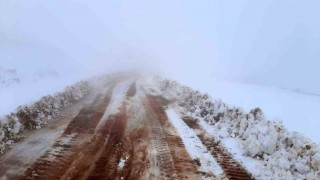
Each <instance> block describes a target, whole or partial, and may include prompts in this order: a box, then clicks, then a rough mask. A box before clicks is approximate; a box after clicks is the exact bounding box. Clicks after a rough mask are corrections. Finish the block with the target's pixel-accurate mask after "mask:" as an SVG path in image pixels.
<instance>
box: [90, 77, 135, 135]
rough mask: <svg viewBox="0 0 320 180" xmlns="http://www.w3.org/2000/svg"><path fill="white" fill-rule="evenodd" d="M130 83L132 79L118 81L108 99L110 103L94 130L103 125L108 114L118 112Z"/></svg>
mask: <svg viewBox="0 0 320 180" xmlns="http://www.w3.org/2000/svg"><path fill="white" fill-rule="evenodd" d="M131 83H132V80H126V81H124V82H120V83H118V84H117V85H116V86H115V88H114V90H113V92H112V97H111V99H110V103H109V105H108V106H107V108H106V110H105V113H104V114H103V117H102V119H101V121H100V122H99V123H98V125H97V128H96V130H99V129H100V128H101V126H103V125H104V123H105V122H106V121H107V120H108V118H109V116H110V115H112V114H116V113H118V112H119V108H120V107H121V106H122V104H123V102H124V100H125V97H126V94H127V91H128V89H129V87H130V85H131Z"/></svg>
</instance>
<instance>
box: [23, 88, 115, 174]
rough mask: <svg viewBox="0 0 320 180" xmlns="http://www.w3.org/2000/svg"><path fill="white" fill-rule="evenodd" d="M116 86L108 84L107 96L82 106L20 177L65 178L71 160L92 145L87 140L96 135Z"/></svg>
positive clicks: (100, 96) (99, 97)
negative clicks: (62, 130) (55, 139)
mask: <svg viewBox="0 0 320 180" xmlns="http://www.w3.org/2000/svg"><path fill="white" fill-rule="evenodd" d="M114 86H115V84H114V85H112V86H111V87H110V88H109V90H108V91H107V93H106V95H105V96H104V97H103V95H101V94H99V95H97V97H96V98H95V100H94V101H93V102H92V103H91V104H90V105H89V106H87V107H84V108H82V109H81V110H80V112H79V114H78V115H77V116H76V117H75V118H74V119H73V120H72V121H71V122H70V123H69V125H68V127H67V128H66V130H65V132H64V134H63V135H62V136H61V137H60V138H59V140H58V141H57V142H56V143H55V144H54V145H53V147H52V148H51V149H49V150H48V151H47V152H46V153H45V154H44V155H43V156H41V157H40V158H39V159H38V160H37V161H36V162H35V163H34V164H33V165H32V166H31V167H29V168H28V169H27V171H26V172H25V175H24V176H22V177H20V178H19V179H49V180H50V179H62V178H63V176H64V174H65V173H67V171H68V169H69V168H70V166H71V164H72V163H73V162H74V161H75V160H76V159H77V158H78V156H79V155H81V153H83V152H81V151H83V150H85V149H86V147H90V146H89V145H90V141H89V142H86V140H88V138H89V139H90V136H92V135H93V133H94V129H95V127H96V125H97V123H98V122H99V121H100V119H101V118H102V116H103V113H104V111H105V109H106V107H107V106H108V104H109V102H110V98H111V94H112V91H113V88H114Z"/></svg>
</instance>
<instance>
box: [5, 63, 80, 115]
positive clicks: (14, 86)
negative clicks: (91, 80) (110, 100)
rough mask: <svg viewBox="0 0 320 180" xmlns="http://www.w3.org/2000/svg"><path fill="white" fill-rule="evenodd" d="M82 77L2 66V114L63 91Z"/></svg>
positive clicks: (51, 71) (50, 71)
mask: <svg viewBox="0 0 320 180" xmlns="http://www.w3.org/2000/svg"><path fill="white" fill-rule="evenodd" d="M79 80H80V79H78V78H75V77H62V76H58V75H57V74H56V73H55V72H54V71H53V70H48V72H18V71H17V70H15V69H5V68H0V116H4V115H7V114H9V113H11V112H13V111H14V110H16V108H17V107H18V106H20V105H25V104H31V103H32V102H34V101H36V100H39V99H40V98H41V97H43V96H45V95H48V94H54V93H56V92H61V91H62V90H64V89H65V88H66V87H67V86H69V85H72V84H74V83H75V82H77V81H79Z"/></svg>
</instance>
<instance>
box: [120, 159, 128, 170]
mask: <svg viewBox="0 0 320 180" xmlns="http://www.w3.org/2000/svg"><path fill="white" fill-rule="evenodd" d="M128 159H129V157H126V158H125V159H124V158H121V159H120V162H119V164H118V168H119V169H123V167H124V165H125V164H126V161H127V160H128Z"/></svg>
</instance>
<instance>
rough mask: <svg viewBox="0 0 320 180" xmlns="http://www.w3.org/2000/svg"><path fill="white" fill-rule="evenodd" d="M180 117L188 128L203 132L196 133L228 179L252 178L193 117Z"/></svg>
mask: <svg viewBox="0 0 320 180" xmlns="http://www.w3.org/2000/svg"><path fill="white" fill-rule="evenodd" d="M182 119H183V121H184V122H185V123H186V124H187V125H188V126H189V127H190V128H192V129H194V130H200V131H201V132H203V134H200V135H198V137H199V139H200V140H201V141H202V143H203V144H204V145H205V146H206V147H207V150H208V151H209V152H210V153H211V154H212V155H213V156H214V157H215V159H216V160H217V162H218V163H219V165H220V166H221V168H222V169H223V170H224V172H225V174H226V177H227V178H228V179H230V180H254V178H253V176H252V175H251V174H250V173H249V172H248V171H247V170H246V169H245V168H244V167H243V166H242V165H241V164H239V163H238V162H237V161H236V160H234V159H233V158H232V156H231V154H230V153H229V152H228V151H227V150H226V149H224V148H222V147H221V145H219V143H217V141H216V140H215V139H214V138H213V137H210V136H209V135H208V134H206V133H205V131H204V130H203V129H202V128H201V127H200V125H199V124H198V122H197V121H196V120H195V119H193V118H190V117H184V118H182Z"/></svg>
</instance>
